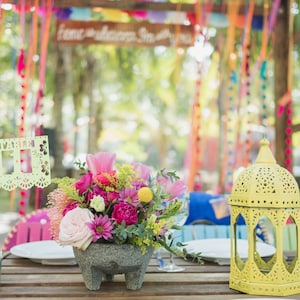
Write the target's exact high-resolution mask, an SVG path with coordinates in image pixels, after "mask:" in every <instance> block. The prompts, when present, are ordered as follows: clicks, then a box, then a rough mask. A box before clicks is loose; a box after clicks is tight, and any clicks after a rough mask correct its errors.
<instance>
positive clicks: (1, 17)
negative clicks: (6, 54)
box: [0, 0, 5, 40]
mask: <svg viewBox="0 0 300 300" xmlns="http://www.w3.org/2000/svg"><path fill="white" fill-rule="evenodd" d="M1 7H2V0H0V40H1V36H2V26H3V24H4V17H5V10H4V9H2V8H1Z"/></svg>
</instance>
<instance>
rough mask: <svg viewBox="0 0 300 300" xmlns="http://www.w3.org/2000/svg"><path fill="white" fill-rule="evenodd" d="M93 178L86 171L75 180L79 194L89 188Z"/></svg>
mask: <svg viewBox="0 0 300 300" xmlns="http://www.w3.org/2000/svg"><path fill="white" fill-rule="evenodd" d="M92 180H93V175H92V174H91V173H86V174H85V175H83V176H82V177H81V178H80V179H79V180H77V181H76V182H75V188H76V190H77V191H78V193H79V194H80V195H82V194H83V193H84V192H86V190H87V189H88V188H89V186H90V185H91V183H92Z"/></svg>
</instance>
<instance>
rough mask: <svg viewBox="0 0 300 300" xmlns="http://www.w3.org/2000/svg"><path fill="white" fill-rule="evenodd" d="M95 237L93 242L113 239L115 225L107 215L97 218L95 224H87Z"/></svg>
mask: <svg viewBox="0 0 300 300" xmlns="http://www.w3.org/2000/svg"><path fill="white" fill-rule="evenodd" d="M87 225H88V227H89V228H90V230H91V232H92V235H93V242H96V241H97V240H99V239H101V238H103V239H105V240H109V239H112V237H113V236H112V231H113V224H112V221H111V220H110V219H109V217H108V216H107V215H105V216H102V215H100V216H95V218H94V221H93V222H89V223H87Z"/></svg>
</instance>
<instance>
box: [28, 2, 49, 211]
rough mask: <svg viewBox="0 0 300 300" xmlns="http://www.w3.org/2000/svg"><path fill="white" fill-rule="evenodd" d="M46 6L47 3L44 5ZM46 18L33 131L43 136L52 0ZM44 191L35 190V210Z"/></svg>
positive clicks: (44, 19)
mask: <svg viewBox="0 0 300 300" xmlns="http://www.w3.org/2000/svg"><path fill="white" fill-rule="evenodd" d="M43 4H44V5H45V1H44V3H43ZM44 7H46V16H44V17H43V22H42V30H41V32H43V33H44V34H43V36H41V45H40V48H41V53H40V69H39V88H38V91H37V97H36V105H35V108H34V114H35V115H36V123H35V124H34V128H33V131H34V132H35V135H41V126H42V124H41V121H40V119H41V116H42V113H41V112H42V98H43V96H44V88H45V75H46V61H47V50H48V42H49V33H50V24H51V16H52V0H47V3H46V5H45V6H44ZM41 195H42V189H41V188H36V190H35V209H38V208H40V206H41V202H42V197H41Z"/></svg>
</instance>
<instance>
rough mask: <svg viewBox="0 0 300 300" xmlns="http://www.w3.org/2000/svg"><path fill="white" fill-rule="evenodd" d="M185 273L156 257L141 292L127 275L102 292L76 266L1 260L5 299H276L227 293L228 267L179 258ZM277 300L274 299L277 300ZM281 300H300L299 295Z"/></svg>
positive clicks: (14, 258)
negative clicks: (89, 284) (91, 287)
mask: <svg viewBox="0 0 300 300" xmlns="http://www.w3.org/2000/svg"><path fill="white" fill-rule="evenodd" d="M175 261H176V264H177V265H179V266H182V267H184V270H183V271H181V272H175V273H167V272H161V271H159V269H158V262H157V260H156V257H155V256H153V257H152V259H151V260H150V262H149V265H148V268H147V272H146V274H145V277H144V283H143V286H142V288H141V289H139V290H135V291H132V290H128V289H126V285H125V281H124V276H123V275H121V274H120V275H117V276H115V279H114V281H113V282H106V281H103V283H102V285H101V289H100V290H98V291H91V290H88V289H86V287H85V286H84V282H83V279H82V276H81V272H80V269H79V267H78V265H76V264H75V265H74V264H73V265H72V264H69V265H68V264H67V265H49V264H47V265H45V264H41V263H38V262H33V261H32V260H30V259H26V258H22V257H17V256H15V255H12V254H10V255H8V256H7V257H6V258H4V259H3V261H2V270H1V288H0V298H1V299H26V298H30V299H88V298H93V297H95V298H101V299H151V300H152V299H183V298H184V299H207V300H209V299H216V300H218V299H250V298H251V299H272V298H266V297H265V298H262V297H259V296H253V295H247V294H244V293H241V292H238V291H235V290H232V289H230V288H229V285H228V281H229V269H230V268H229V266H228V265H218V264H215V263H212V262H205V263H204V264H202V265H199V264H197V263H196V262H193V261H192V260H190V259H187V260H184V259H182V258H178V257H175ZM273 299H274V298H273ZM280 299H300V295H294V296H288V297H283V298H280Z"/></svg>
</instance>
